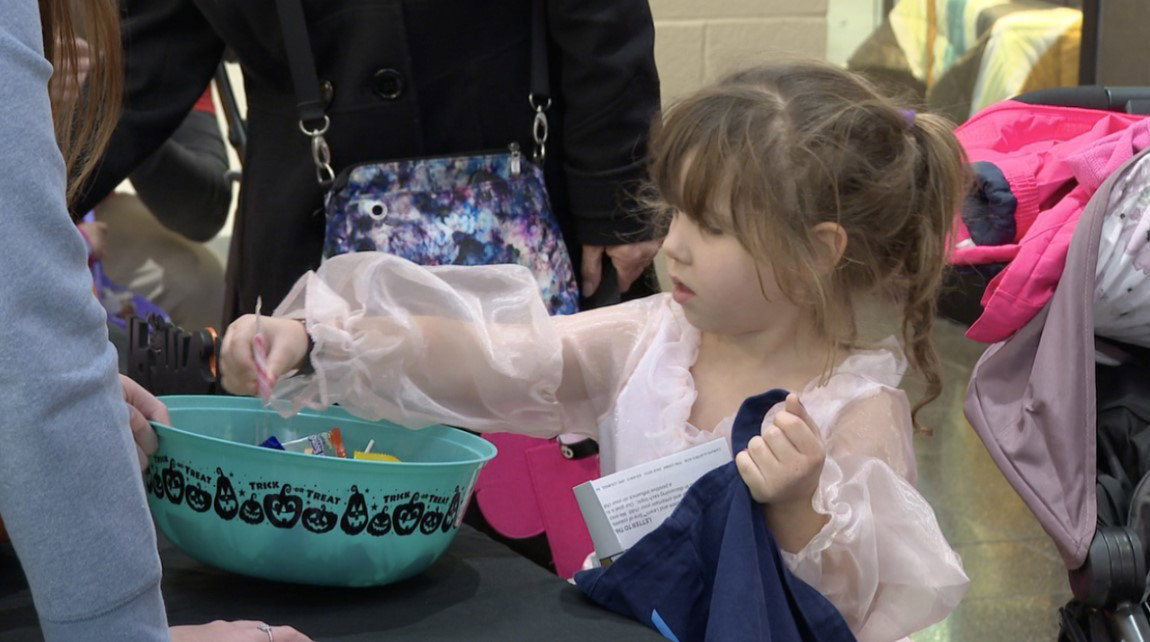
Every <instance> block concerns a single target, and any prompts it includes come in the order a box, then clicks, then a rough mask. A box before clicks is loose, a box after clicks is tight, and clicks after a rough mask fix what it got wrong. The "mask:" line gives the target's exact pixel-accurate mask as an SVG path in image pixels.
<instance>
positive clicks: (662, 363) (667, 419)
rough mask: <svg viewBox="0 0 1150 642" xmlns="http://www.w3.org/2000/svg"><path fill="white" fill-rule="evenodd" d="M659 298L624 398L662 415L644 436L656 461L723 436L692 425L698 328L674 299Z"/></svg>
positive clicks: (653, 422)
mask: <svg viewBox="0 0 1150 642" xmlns="http://www.w3.org/2000/svg"><path fill="white" fill-rule="evenodd" d="M659 299H660V304H661V306H660V310H659V311H658V313H657V314H654V315H652V317H651V318H652V323H653V324H654V326H655V327H654V338H653V341H652V342H651V345H650V347H649V348H648V351H647V354H645V355H644V357H643V360H642V362H641V363H640V364H639V365H638V367H637V368H636V369H635V372H634V374H633V376H632V377H631V380H630V381H629V382H628V385H627V388H628V390H626V391H625V394H624V395H622V397H624V399H621V401H622V402H623V403H626V404H627V405H628V406H632V407H633V408H639V407H644V408H649V409H650V410H651V411H653V413H654V414H656V416H657V417H658V419H657V420H656V421H652V422H649V423H648V424H647V426H646V427H645V429H644V432H643V441H644V442H645V443H647V444H650V446H649V448H653V449H654V450H656V451H658V452H655V453H651V458H652V459H654V458H658V457H662V456H665V455H670V454H672V453H676V452H679V451H681V450H683V449H685V448H690V447H691V446H694V445H697V444H700V443H703V442H706V441H710V440H712V439H715V438H717V437H722V436H725V434H724V433H723V432H721V430H714V431H709V430H700V429H698V428H696V427H694V426H692V425H690V424H689V423H688V419H689V418H690V416H691V407H692V406H694V404H695V399H696V398H697V397H698V393H697V392H696V390H695V381H694V377H693V376H692V375H691V366H692V365H693V364H694V363H695V359H696V358H697V356H698V354H699V330H698V329H697V328H695V327H694V326H692V325H691V324H690V323H689V322H688V321H687V319H686V317H685V316H684V315H683V308H682V307H681V306H679V304H677V303H675V302H674V301H673V300H672V299H671V297H670V295H665V294H664V295H659ZM648 395H649V397H648V398H646V399H640V398H639V397H647V396H648ZM620 410H623V411H624V413H626V411H625V409H620ZM724 423H727V422H724ZM729 432H730V427H729V426H728V427H727V434H729Z"/></svg>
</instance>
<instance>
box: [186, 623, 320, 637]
mask: <svg viewBox="0 0 1150 642" xmlns="http://www.w3.org/2000/svg"><path fill="white" fill-rule="evenodd" d="M261 626H266V625H264V624H263V622H255V621H250V620H241V621H239V622H224V621H222V620H216V621H215V622H209V623H208V624H198V625H195V626H173V627H172V628H171V633H172V640H173V642H200V641H201V640H202V641H203V642H268V640H275V642H311V638H309V637H308V636H306V635H304V634H303V633H300V632H299V631H297V630H295V629H293V628H292V627H290V626H272V627H268V628H269V629H270V633H269V632H267V631H264V630H263V629H262V628H260V627H261Z"/></svg>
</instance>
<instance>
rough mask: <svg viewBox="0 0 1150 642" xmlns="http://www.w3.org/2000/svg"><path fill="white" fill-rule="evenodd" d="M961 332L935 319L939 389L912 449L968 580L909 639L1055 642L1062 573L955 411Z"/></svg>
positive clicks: (965, 358)
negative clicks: (954, 599)
mask: <svg viewBox="0 0 1150 642" xmlns="http://www.w3.org/2000/svg"><path fill="white" fill-rule="evenodd" d="M962 332H963V328H962V327H961V326H959V325H956V324H953V323H949V322H947V321H940V322H939V324H938V328H937V332H936V345H937V346H938V347H939V351H940V355H941V357H942V360H943V368H944V372H943V380H944V384H945V389H944V391H943V396H942V397H941V398H940V399H939V400H937V401H936V402H934V403H933V404H931V405H930V406H928V407H927V408H926V409H924V410H923V415H922V418H923V422H924V423H925V424H926V425H927V426H929V427H931V428H932V429H933V430H934V434H933V435H929V436H926V435H920V436H918V437H917V438H916V442H915V448H916V450H917V454H918V477H919V481H918V486H919V489H920V490H921V491H922V493H923V494H924V495H925V496H926V498H927V499H928V500H929V501H930V502H931V504H932V505H933V506H934V508H935V512H936V513H937V515H938V518H939V523H940V525H941V526H942V530H943V532H944V533H945V534H946V536H947V538H948V539H949V540H950V542H951V544H952V545H953V546H954V548H955V550H956V551H958V553H959V555H961V556H962V560H963V564H964V565H965V568H966V572H967V575H969V576H970V578H971V586H970V590H969V591H968V592H967V595H966V599H964V600H963V602H962V604H960V605H959V607H958V608H957V609H956V610H955V611H954V612H953V613H952V614H951V615H950V617H948V618H947V619H946V620H944V621H943V622H940V623H939V624H937V625H935V626H933V627H931V628H929V629H927V630H925V631H922V632H920V633H918V634H916V635H914V636H913V639H914V640H915V642H950V641H963V642H965V641H968V640H977V641H979V642H989V641H994V640H1012V641H1013V640H1026V641H1030V640H1054V639H1056V638H1057V635H1058V620H1057V611H1058V607H1059V606H1061V605H1062V604H1064V603H1065V602H1066V601H1067V600H1068V599H1070V590H1069V588H1068V584H1067V579H1066V570H1065V568H1064V567H1063V565H1062V562H1061V561H1060V558H1059V557H1058V553H1057V552H1056V551H1055V549H1054V545H1053V544H1052V543H1051V541H1050V539H1049V538H1047V537H1046V534H1045V533H1043V531H1042V529H1041V528H1040V527H1039V526H1038V523H1037V522H1036V521H1035V519H1034V517H1033V516H1032V515H1031V514H1030V511H1029V510H1028V509H1027V508H1026V506H1025V505H1024V504H1023V503H1022V500H1020V499H1019V498H1018V496H1017V495H1016V494H1015V493H1014V491H1013V489H1011V487H1010V485H1009V484H1007V482H1006V480H1005V479H1004V478H1003V476H1002V474H1001V473H1000V472H999V471H998V468H996V467H995V465H994V463H993V462H992V461H991V459H990V456H989V455H988V454H987V453H986V450H985V448H984V447H983V445H982V442H981V441H980V440H979V439H978V436H977V435H976V434H975V433H974V430H973V429H971V428H970V426H969V425H968V424H967V423H966V419H965V418H964V417H963V414H962V402H963V399H964V397H965V395H966V382H967V380H968V379H969V377H970V370H971V367H972V366H973V365H974V363H975V361H977V359H978V356H979V355H980V354H981V352H982V349H983V346H982V345H980V344H976V343H974V342H972V341H969V340H967V339H966V338H965V337H963V336H962ZM913 386H914V383H913V382H911V383H910V384H909V385H908V387H909V388H913Z"/></svg>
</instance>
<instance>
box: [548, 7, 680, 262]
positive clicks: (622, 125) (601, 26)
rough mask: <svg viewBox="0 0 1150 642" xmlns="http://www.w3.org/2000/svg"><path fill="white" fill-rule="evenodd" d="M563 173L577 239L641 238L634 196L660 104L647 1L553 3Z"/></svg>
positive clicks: (551, 25) (615, 240) (551, 20)
mask: <svg viewBox="0 0 1150 642" xmlns="http://www.w3.org/2000/svg"><path fill="white" fill-rule="evenodd" d="M546 13H547V24H548V32H549V36H550V38H549V39H550V43H549V45H550V47H549V49H550V52H551V56H552V61H553V63H554V64H553V68H555V69H556V71H558V76H559V86H558V87H554V84H555V83H554V79H553V83H552V84H553V89H552V91H553V92H555V91H556V90H557V91H558V95H557V98H558V99H559V100H561V101H562V102H563V108H564V109H563V114H564V117H563V122H562V123H559V124H558V125H559V126H560V127H562V139H563V152H564V154H563V158H564V172H565V173H566V177H567V185H568V199H569V203H568V205H569V208H570V211H571V213H572V215H573V216H574V217H575V221H576V233H577V235H578V238H579V241H580V242H581V243H583V244H587V245H617V244H619V243H626V242H633V241H635V240H638V239H639V238H643V236H642V233H643V232H644V231H645V230H646V227H647V226H646V221H644V220H643V219H642V218H641V217H640V216H638V215H637V213H636V211H635V207H634V205H633V201H632V199H631V198H629V196H631V195H633V194H634V193H635V191H636V189H637V188H638V182H639V181H640V180H641V179H642V178H643V177H644V175H645V170H646V166H645V162H646V161H645V155H646V140H647V131H648V129H649V127H650V122H651V118H652V116H653V115H654V114H655V112H656V111H657V110H658V108H659V76H658V73H657V72H656V70H655V54H654V46H655V26H654V23H653V21H652V19H651V10H650V7H649V6H648V4H647V0H548V2H547V8H546Z"/></svg>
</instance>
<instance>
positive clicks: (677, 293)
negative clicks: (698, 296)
mask: <svg viewBox="0 0 1150 642" xmlns="http://www.w3.org/2000/svg"><path fill="white" fill-rule="evenodd" d="M671 283H672V284H673V285H674V286H675V289H674V290H672V291H671V298H672V299H674V300H675V303H678V304H679V305H683V304H684V303H686V302H687V301H690V300H691V299H693V298H695V292H694V291H693V290H692V289H691V288H689V287H687V286H685V285H683V284H682V283H681V282H680V281H679V280H678V279H675V278H672V279H671Z"/></svg>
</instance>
